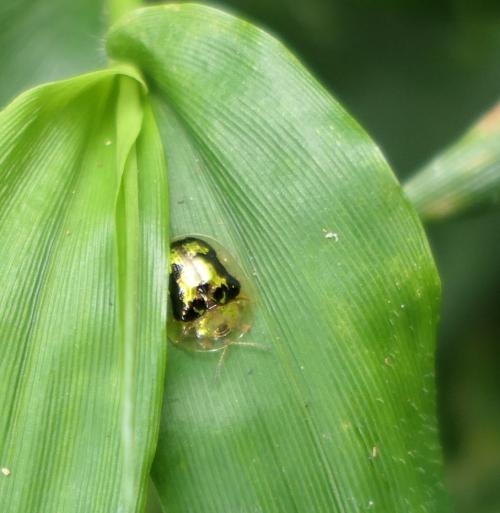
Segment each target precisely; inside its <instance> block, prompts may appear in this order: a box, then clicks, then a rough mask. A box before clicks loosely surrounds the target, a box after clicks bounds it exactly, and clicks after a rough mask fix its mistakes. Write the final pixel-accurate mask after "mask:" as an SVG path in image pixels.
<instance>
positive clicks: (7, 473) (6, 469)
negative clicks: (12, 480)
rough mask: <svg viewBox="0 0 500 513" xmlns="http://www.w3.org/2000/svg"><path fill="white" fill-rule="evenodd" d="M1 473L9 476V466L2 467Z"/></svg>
mask: <svg viewBox="0 0 500 513" xmlns="http://www.w3.org/2000/svg"><path fill="white" fill-rule="evenodd" d="M2 474H3V475H4V476H10V474H11V471H10V468H7V467H2Z"/></svg>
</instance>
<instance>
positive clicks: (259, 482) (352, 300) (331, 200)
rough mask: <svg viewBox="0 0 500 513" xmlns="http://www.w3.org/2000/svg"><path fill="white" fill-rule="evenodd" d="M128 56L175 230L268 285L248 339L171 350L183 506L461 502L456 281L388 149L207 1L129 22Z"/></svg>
mask: <svg viewBox="0 0 500 513" xmlns="http://www.w3.org/2000/svg"><path fill="white" fill-rule="evenodd" d="M107 45H108V49H109V51H110V54H111V56H112V57H114V58H116V59H121V60H124V61H130V62H133V63H134V64H135V65H137V66H138V67H139V68H140V69H141V70H142V71H143V72H144V73H145V76H146V79H147V80H148V81H150V86H151V89H152V91H153V93H152V94H153V96H154V99H153V104H154V107H155V111H156V114H157V116H158V122H159V125H160V129H161V132H162V137H163V142H164V145H165V152H166V157H167V161H168V172H169V187H170V190H171V205H172V209H171V226H172V235H173V236H177V235H180V234H192V233H199V234H204V235H208V236H211V237H213V238H215V239H217V240H218V241H219V242H220V243H222V244H223V245H224V246H225V247H226V248H227V249H228V250H229V251H230V252H231V253H232V254H233V255H234V256H235V257H236V258H237V259H238V261H239V262H240V263H241V265H242V266H243V268H244V269H245V270H246V272H247V273H248V275H249V276H250V278H251V279H252V281H253V282H254V283H255V286H256V288H257V295H256V297H255V298H253V299H254V301H255V306H256V316H255V322H254V324H253V329H252V331H251V333H250V334H249V335H248V336H247V339H248V340H249V341H253V342H257V343H261V344H268V345H269V346H271V347H272V351H270V352H264V351H259V350H257V349H251V348H243V347H240V348H236V347H235V348H232V349H231V350H230V354H229V357H228V359H227V361H226V363H225V366H224V368H223V371H222V377H221V379H220V382H218V383H216V382H215V381H214V372H215V368H216V362H217V356H216V355H214V354H192V353H188V352H185V351H183V350H181V349H179V348H174V349H173V350H172V351H171V353H170V355H169V372H168V379H167V386H166V399H165V402H164V410H163V418H162V426H161V433H160V442H159V447H158V451H157V455H156V458H155V462H154V465H153V478H154V481H155V483H156V486H157V488H158V492H159V495H160V497H161V500H162V502H163V505H164V508H165V510H166V511H169V512H170V513H176V512H179V513H180V512H182V513H186V512H196V513H198V512H200V511H203V512H207V513H208V512H216V513H226V512H227V513H234V512H236V511H238V512H245V513H247V512H261V511H265V512H266V513H274V512H284V511H287V512H294V511H296V512H304V511H306V512H313V511H314V512H325V513H326V512H328V513H339V512H343V513H347V512H353V513H354V512H360V511H371V510H373V511H386V512H396V511H398V512H399V511H415V512H416V511H419V512H423V513H425V512H428V513H429V512H439V513H441V512H444V511H446V509H447V506H446V498H445V493H444V491H443V486H442V463H441V455H440V448H439V444H438V436H437V433H436V418H435V388H434V375H433V367H434V358H433V355H434V343H435V331H436V320H437V311H438V306H439V293H440V291H439V280H438V276H437V273H436V269H435V267H434V263H433V260H432V257H431V254H430V251H429V247H428V244H427V241H426V239H425V236H424V233H423V231H422V227H421V225H420V222H419V220H418V217H417V215H416V213H415V211H414V210H413V208H412V206H411V205H410V204H409V202H408V201H407V200H406V199H405V198H404V196H403V195H402V192H401V188H400V186H399V184H398V183H397V181H396V180H395V178H394V176H393V174H392V172H391V170H390V169H389V167H388V165H387V163H386V162H385V160H384V159H383V157H382V155H381V154H380V152H379V150H378V149H377V148H376V146H375V145H374V144H373V142H372V141H371V140H370V139H369V137H368V136H367V135H366V134H365V132H364V131H363V130H362V129H361V128H360V127H359V126H358V125H357V124H356V123H355V122H354V121H353V120H352V118H351V117H350V116H349V115H348V114H347V113H346V112H345V111H344V110H343V109H342V108H341V107H340V106H339V104H338V103H337V102H336V101H335V100H333V99H332V98H331V96H329V94H328V93H327V92H326V91H325V90H324V89H323V88H322V87H321V86H320V85H319V84H318V83H317V82H316V80H314V78H312V77H311V76H310V75H309V73H308V72H307V71H306V70H305V69H304V68H303V67H302V66H301V65H300V63H299V62H298V61H297V60H296V59H295V58H294V57H293V56H292V55H290V53H289V52H288V51H287V50H286V49H285V48H284V47H283V46H282V45H281V44H280V43H279V42H277V41H276V40H275V39H273V38H272V37H270V36H269V35H267V34H266V33H264V32H262V31H260V30H258V29H256V28H255V27H253V26H252V25H250V24H248V23H246V22H245V21H242V20H239V19H237V18H234V17H232V16H229V15H226V14H224V13H221V12H219V11H216V10H213V9H210V8H207V7H202V6H197V5H170V6H164V7H155V8H148V9H143V10H140V11H136V12H135V13H132V14H130V15H129V16H128V17H126V19H123V20H122V21H121V22H120V23H119V24H118V25H116V26H115V27H114V29H112V31H111V33H110V35H109V38H108V42H107Z"/></svg>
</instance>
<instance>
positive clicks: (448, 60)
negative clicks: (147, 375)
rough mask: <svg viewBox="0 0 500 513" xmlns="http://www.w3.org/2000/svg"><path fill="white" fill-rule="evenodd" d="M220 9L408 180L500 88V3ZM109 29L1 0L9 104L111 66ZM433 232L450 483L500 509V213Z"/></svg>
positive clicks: (68, 2)
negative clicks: (342, 113) (295, 71)
mask: <svg viewBox="0 0 500 513" xmlns="http://www.w3.org/2000/svg"><path fill="white" fill-rule="evenodd" d="M212 5H214V3H213V2H212ZM215 5H216V6H219V7H223V8H225V9H230V10H232V11H233V12H235V13H237V14H241V15H243V16H245V17H247V18H249V19H250V20H253V21H256V22H257V23H258V24H260V25H261V26H263V27H265V28H266V29H267V30H269V31H270V32H273V33H274V34H276V35H277V36H278V37H279V38H281V39H282V40H283V41H284V42H285V43H286V44H287V45H288V46H289V47H290V48H291V49H292V50H293V51H294V52H295V53H296V54H297V55H298V56H299V57H300V58H301V59H302V60H303V62H304V63H305V64H306V65H307V66H308V67H309V68H310V69H311V70H312V71H313V72H314V73H315V74H316V76H317V77H318V78H319V79H320V80H321V81H322V82H323V83H324V84H325V85H326V86H327V87H328V88H329V89H330V90H331V91H332V92H333V94H334V95H335V96H336V97H337V98H338V99H339V100H340V101H341V102H342V103H343V104H344V106H345V107H346V108H347V109H348V110H349V111H350V112H351V113H352V115H353V116H354V117H356V118H357V119H358V121H359V122H360V123H361V124H362V125H363V126H364V127H365V128H366V130H367V131H368V132H369V133H370V134H371V135H372V137H373V138H374V139H375V140H376V141H377V142H378V144H379V145H380V146H381V148H382V149H383V151H384V153H385V155H386V157H387V159H388V160H389V161H390V163H391V164H392V166H393V169H394V170H395V172H396V174H397V175H398V177H399V179H400V180H401V181H402V182H404V180H405V179H406V178H408V177H409V176H410V175H411V174H412V173H414V172H415V171H416V170H417V169H418V168H419V167H420V166H422V165H423V164H425V163H426V162H427V161H428V160H429V159H430V158H431V157H433V156H434V155H435V154H436V153H438V152H439V151H440V150H442V149H444V147H446V145H448V144H450V143H452V142H453V141H454V140H455V139H456V138H458V136H460V135H461V133H462V132H463V131H464V130H465V129H466V128H467V127H468V126H469V125H471V124H472V123H473V122H474V121H475V120H476V119H477V118H478V117H479V116H480V115H481V114H483V113H484V112H485V111H487V110H488V109H489V108H490V107H491V106H493V104H494V103H495V102H496V101H497V100H498V99H499V96H500V95H499V91H500V1H498V0H497V1H493V0H489V1H488V0H476V1H474V2H470V1H469V2H467V1H465V0H448V1H439V0H434V1H433V0H420V1H418V0H414V1H410V0H408V1H404V0H401V1H398V0H379V1H375V0H371V1H370V0H364V1H363V0H350V1H347V0H343V1H341V0H308V1H307V2H296V1H293V0H273V1H270V0H253V1H252V0H227V1H221V2H217V3H215ZM106 24H107V12H106V6H105V3H104V1H103V0H2V2H1V4H0V63H1V80H0V105H1V106H3V105H5V104H6V103H7V102H8V101H9V100H11V99H12V98H13V97H14V96H15V95H17V94H18V93H19V92H21V91H22V90H23V89H25V88H27V87H29V86H32V85H36V84H38V83H41V82H44V81H47V80H55V79H59V78H64V77H67V76H71V75H73V74H76V73H80V72H83V71H88V70H92V69H94V68H96V67H100V66H103V65H105V62H106V57H105V53H104V50H103V35H104V32H105V27H106ZM499 143H500V141H499ZM427 230H428V234H429V237H430V240H431V243H432V247H433V249H434V254H435V256H436V259H437V263H438V267H439V269H440V272H441V277H442V280H443V292H444V297H443V312H442V322H441V329H440V335H439V348H438V359H437V370H438V381H439V395H440V397H439V403H440V411H439V415H440V421H441V430H442V439H443V446H444V450H445V455H446V460H447V471H448V484H449V488H450V491H451V493H452V496H453V500H454V504H455V509H456V512H457V513H499V512H500V315H499V298H500V266H499V265H498V263H499V262H500V215H499V213H498V212H497V213H495V212H493V213H489V214H483V215H481V216H475V217H472V218H464V219H458V220H454V221H453V222H447V223H443V224H440V225H436V226H428V227H427Z"/></svg>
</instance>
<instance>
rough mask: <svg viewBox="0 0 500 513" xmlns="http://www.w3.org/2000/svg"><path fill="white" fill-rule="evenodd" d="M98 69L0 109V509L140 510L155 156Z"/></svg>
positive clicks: (155, 405) (147, 459)
mask: <svg viewBox="0 0 500 513" xmlns="http://www.w3.org/2000/svg"><path fill="white" fill-rule="evenodd" d="M144 92H145V91H144V85H143V84H142V82H141V79H140V78H139V77H138V76H137V75H136V73H135V72H133V70H129V69H110V70H107V71H102V72H96V73H93V74H90V75H85V76H82V77H78V78H75V79H72V80H68V81H65V82H60V83H54V84H49V85H45V86H42V87H39V88H37V89H34V90H31V91H28V92H27V93H25V94H23V95H22V96H20V97H19V98H18V99H16V100H15V101H14V102H13V103H12V104H11V105H9V106H8V107H7V108H6V109H5V110H4V111H2V112H1V113H0V348H1V349H0V352H1V354H0V375H1V376H2V379H1V382H0V411H1V412H2V414H1V416H0V466H1V467H2V469H3V471H2V473H1V474H0V511H2V512H5V513H18V512H23V513H56V512H58V513H69V512H71V513H101V512H102V513H109V512H111V511H113V512H118V511H120V512H123V513H132V512H135V511H140V510H141V509H142V503H143V502H144V489H145V482H146V479H147V476H148V474H149V468H150V464H151V460H152V458H153V455H154V449H155V445H156V439H157V433H158V418H159V413H160V411H159V407H160V405H161V395H162V382H163V374H164V366H165V337H164V335H165V328H164V325H165V312H166V305H165V303H166V288H167V281H166V276H165V274H166V267H165V260H166V255H167V247H168V243H167V240H168V224H167V208H168V198H167V195H166V185H165V165H164V161H163V152H162V149H161V143H160V141H159V136H158V131H157V128H156V124H155V121H154V118H153V116H152V113H151V110H150V107H149V105H145V106H144V105H143V103H144Z"/></svg>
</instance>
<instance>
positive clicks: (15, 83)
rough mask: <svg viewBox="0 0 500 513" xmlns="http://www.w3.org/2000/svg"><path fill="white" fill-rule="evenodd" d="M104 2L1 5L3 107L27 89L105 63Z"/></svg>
mask: <svg viewBox="0 0 500 513" xmlns="http://www.w3.org/2000/svg"><path fill="white" fill-rule="evenodd" d="M104 11H105V1H104V0H70V1H68V0H29V1H27V0H2V1H1V2H0V63H1V65H2V80H1V81H0V108H2V107H4V106H5V105H6V103H7V102H9V101H11V100H12V99H13V98H14V96H16V95H18V94H19V93H20V92H22V91H23V90H24V89H26V88H28V87H32V86H34V85H37V84H40V83H42V82H47V81H49V80H59V79H62V78H66V77H69V76H71V75H74V74H77V73H83V72H84V71H89V70H92V69H94V68H95V67H96V66H101V65H103V64H104V63H105V54H104V52H103V51H102V43H101V39H102V35H103V34H104V32H105V30H106V29H105V23H104V22H105V21H106V16H105V15H104Z"/></svg>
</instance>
